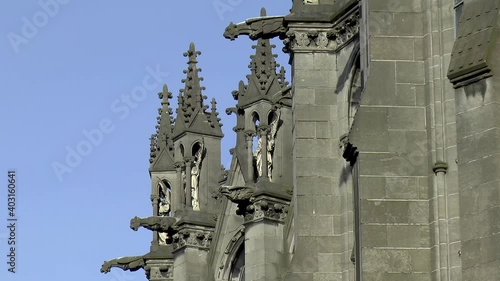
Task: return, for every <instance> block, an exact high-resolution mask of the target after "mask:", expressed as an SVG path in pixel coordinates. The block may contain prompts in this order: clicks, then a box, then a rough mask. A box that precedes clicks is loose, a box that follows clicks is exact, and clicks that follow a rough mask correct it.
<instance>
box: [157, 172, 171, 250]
mask: <svg viewBox="0 0 500 281" xmlns="http://www.w3.org/2000/svg"><path fill="white" fill-rule="evenodd" d="M158 187H159V189H160V190H159V191H160V202H159V208H158V214H159V215H160V216H170V202H171V192H170V189H169V188H168V187H167V185H166V184H165V183H164V182H163V181H161V180H160V181H158ZM167 239H168V234H167V233H166V232H158V244H159V245H167Z"/></svg>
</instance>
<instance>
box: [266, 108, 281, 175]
mask: <svg viewBox="0 0 500 281" xmlns="http://www.w3.org/2000/svg"><path fill="white" fill-rule="evenodd" d="M280 117H281V111H279V113H278V116H276V118H274V120H273V121H272V122H271V124H270V125H271V132H270V133H269V135H268V136H267V174H268V176H269V179H271V178H272V170H273V155H274V145H275V141H276V133H277V132H278V125H279V121H280Z"/></svg>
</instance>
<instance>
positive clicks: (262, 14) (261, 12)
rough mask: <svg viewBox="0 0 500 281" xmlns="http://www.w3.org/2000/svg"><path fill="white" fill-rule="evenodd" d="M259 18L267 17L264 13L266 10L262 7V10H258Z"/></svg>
mask: <svg viewBox="0 0 500 281" xmlns="http://www.w3.org/2000/svg"><path fill="white" fill-rule="evenodd" d="M260 16H261V17H265V16H267V13H266V8H264V7H262V8H261V9H260Z"/></svg>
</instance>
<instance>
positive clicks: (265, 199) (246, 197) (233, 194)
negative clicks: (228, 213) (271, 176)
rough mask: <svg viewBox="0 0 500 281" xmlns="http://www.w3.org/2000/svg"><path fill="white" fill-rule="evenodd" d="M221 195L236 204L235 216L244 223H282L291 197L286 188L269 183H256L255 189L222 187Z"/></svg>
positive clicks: (248, 187)
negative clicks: (241, 218) (239, 217)
mask: <svg viewBox="0 0 500 281" xmlns="http://www.w3.org/2000/svg"><path fill="white" fill-rule="evenodd" d="M221 193H222V194H223V195H224V196H226V197H227V198H228V199H229V200H230V201H232V202H233V203H236V204H238V209H237V210H236V214H237V215H239V216H243V218H244V220H245V223H250V222H256V221H261V220H264V219H267V220H272V221H276V222H280V223H284V221H285V219H286V217H287V213H288V208H289V205H290V200H291V195H290V193H289V192H288V191H287V189H286V187H284V186H281V185H277V184H273V183H271V182H267V181H266V182H264V181H261V182H257V185H256V186H255V187H251V186H247V187H229V186H226V187H222V188H221Z"/></svg>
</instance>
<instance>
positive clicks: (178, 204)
mask: <svg viewBox="0 0 500 281" xmlns="http://www.w3.org/2000/svg"><path fill="white" fill-rule="evenodd" d="M174 165H175V171H176V173H177V182H178V188H176V189H174V191H173V194H172V196H173V201H174V204H175V205H174V206H172V210H179V209H182V207H184V206H183V204H184V203H183V202H184V200H185V193H184V190H183V189H184V183H183V182H182V166H183V163H182V162H175V164H174Z"/></svg>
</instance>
